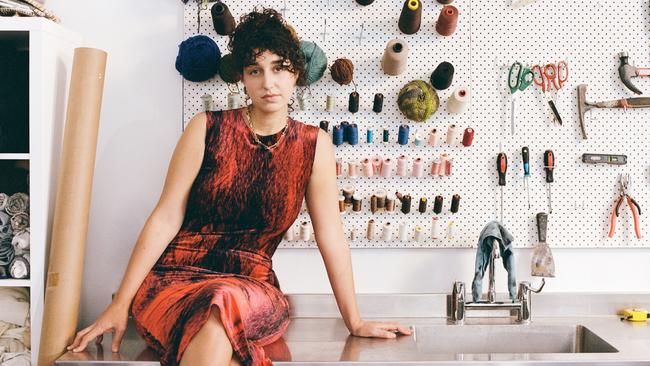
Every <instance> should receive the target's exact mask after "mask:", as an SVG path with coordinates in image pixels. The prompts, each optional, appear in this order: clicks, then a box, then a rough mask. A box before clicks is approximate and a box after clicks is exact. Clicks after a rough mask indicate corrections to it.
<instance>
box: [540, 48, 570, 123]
mask: <svg viewBox="0 0 650 366" xmlns="http://www.w3.org/2000/svg"><path fill="white" fill-rule="evenodd" d="M531 70H532V72H533V82H534V83H535V85H537V86H539V87H540V89H542V94H544V97H545V98H546V92H551V91H552V90H553V89H555V91H556V92H559V91H560V90H561V89H562V87H563V86H564V83H566V81H567V80H568V79H569V65H568V64H567V62H566V61H560V62H558V63H557V64H546V65H545V66H544V67H542V66H540V65H535V66H533V67H532V68H531ZM546 100H547V101H548V105H549V106H550V107H551V111H552V112H553V117H555V120H556V121H557V122H558V123H559V124H560V125H562V117H560V113H559V112H558V110H557V107H556V106H555V102H554V101H553V100H552V99H550V98H546Z"/></svg>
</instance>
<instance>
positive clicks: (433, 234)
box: [431, 216, 440, 240]
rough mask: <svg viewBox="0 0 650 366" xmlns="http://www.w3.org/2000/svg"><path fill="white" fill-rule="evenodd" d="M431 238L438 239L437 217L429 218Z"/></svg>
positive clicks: (438, 220)
mask: <svg viewBox="0 0 650 366" xmlns="http://www.w3.org/2000/svg"><path fill="white" fill-rule="evenodd" d="M431 238H432V239H433V240H437V239H440V218H439V217H438V216H433V217H432V218H431Z"/></svg>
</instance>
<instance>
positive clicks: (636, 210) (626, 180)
mask: <svg viewBox="0 0 650 366" xmlns="http://www.w3.org/2000/svg"><path fill="white" fill-rule="evenodd" d="M619 184H620V186H621V193H620V197H619V198H618V201H617V202H616V206H614V209H613V210H612V218H611V222H610V227H609V235H607V236H609V237H610V238H612V237H614V231H615V230H616V219H617V218H618V209H619V207H621V204H622V203H623V199H625V200H626V201H627V205H628V206H630V211H632V218H633V219H634V231H635V233H636V238H637V239H641V224H640V223H639V215H641V206H639V204H638V203H636V201H635V200H634V198H632V197H630V195H629V194H628V188H629V186H630V175H629V174H621V175H620V176H619Z"/></svg>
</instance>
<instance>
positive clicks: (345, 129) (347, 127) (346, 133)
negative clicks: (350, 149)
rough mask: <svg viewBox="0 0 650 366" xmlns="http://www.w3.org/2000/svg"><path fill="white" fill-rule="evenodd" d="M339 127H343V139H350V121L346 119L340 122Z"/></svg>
mask: <svg viewBox="0 0 650 366" xmlns="http://www.w3.org/2000/svg"><path fill="white" fill-rule="evenodd" d="M341 128H342V129H343V141H345V142H349V141H350V123H348V121H343V122H341Z"/></svg>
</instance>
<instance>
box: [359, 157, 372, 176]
mask: <svg viewBox="0 0 650 366" xmlns="http://www.w3.org/2000/svg"><path fill="white" fill-rule="evenodd" d="M361 166H362V171H363V176H364V177H372V175H373V167H372V162H370V159H368V158H365V159H363V161H362V162H361Z"/></svg>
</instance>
